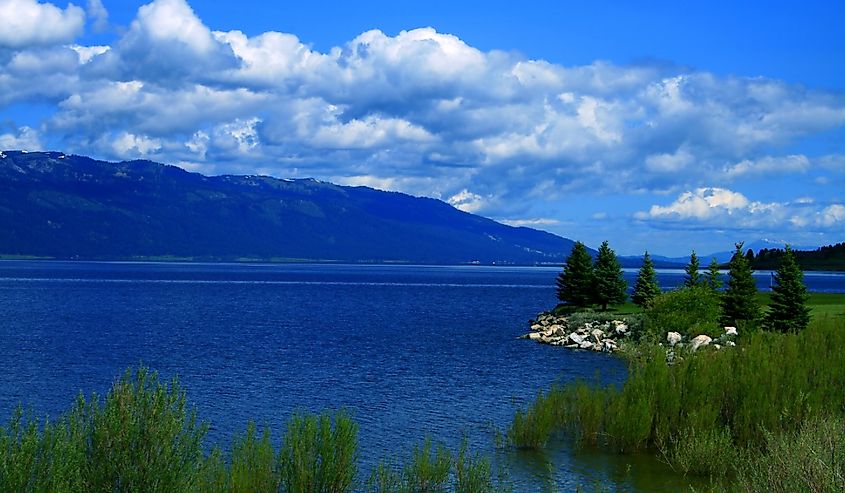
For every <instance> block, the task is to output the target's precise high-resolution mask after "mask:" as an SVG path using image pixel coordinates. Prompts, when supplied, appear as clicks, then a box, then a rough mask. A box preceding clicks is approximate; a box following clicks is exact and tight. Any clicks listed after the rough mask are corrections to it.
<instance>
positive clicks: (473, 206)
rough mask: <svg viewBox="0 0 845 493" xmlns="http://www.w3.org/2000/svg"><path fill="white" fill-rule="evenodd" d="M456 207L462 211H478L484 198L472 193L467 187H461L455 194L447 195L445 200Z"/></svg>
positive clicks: (482, 205)
mask: <svg viewBox="0 0 845 493" xmlns="http://www.w3.org/2000/svg"><path fill="white" fill-rule="evenodd" d="M447 202H448V203H449V204H451V205H452V206H453V207H455V208H456V209H460V210H462V211H464V212H473V213H474V212H478V211H479V210H481V209H482V208H483V207H484V205H485V204H484V198H482V197H481V195H478V194H476V193H472V192H470V191H469V190H467V189H463V190H461V191H460V192H458V193H456V194H455V195H453V196H451V197H449V200H447Z"/></svg>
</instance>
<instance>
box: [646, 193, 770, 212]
mask: <svg viewBox="0 0 845 493" xmlns="http://www.w3.org/2000/svg"><path fill="white" fill-rule="evenodd" d="M749 204H751V202H750V201H749V200H748V199H747V198H746V197H745V196H744V195H742V194H741V193H738V192H733V191H731V190H727V189H724V188H699V189H696V190H694V191H691V192H684V193H682V194H681V195H680V196H679V197H678V198H677V200H675V201H674V202H673V203H671V204H669V205H667V206H659V205H653V206H651V209H650V210H649V211H648V213H639V215H638V217H639V218H640V219H645V218H677V219H710V218H712V217H716V216H721V215H723V214H727V215H731V214H733V213H735V212H737V211H740V210H746V209H747V208H748V207H749ZM758 205H759V204H758ZM755 207H757V206H755Z"/></svg>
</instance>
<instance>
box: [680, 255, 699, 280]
mask: <svg viewBox="0 0 845 493" xmlns="http://www.w3.org/2000/svg"><path fill="white" fill-rule="evenodd" d="M698 267H699V265H698V256H697V255H696V254H695V250H693V251H692V254H691V255H690V256H689V264H687V267H686V269H685V270H686V273H687V275H686V277H684V286H686V287H688V288H691V287H693V286H698V285H699V284H700V283H701V275H700V274H699V273H698Z"/></svg>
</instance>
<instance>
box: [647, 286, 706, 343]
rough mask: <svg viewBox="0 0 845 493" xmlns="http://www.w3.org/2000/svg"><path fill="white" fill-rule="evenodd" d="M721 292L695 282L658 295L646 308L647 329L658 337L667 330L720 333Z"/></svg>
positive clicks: (660, 338) (661, 336)
mask: <svg viewBox="0 0 845 493" xmlns="http://www.w3.org/2000/svg"><path fill="white" fill-rule="evenodd" d="M719 316H720V308H719V295H718V293H716V292H714V291H712V290H711V289H708V288H707V287H705V286H692V287H685V288H681V289H676V290H674V291H669V292H666V293H663V294H661V295H658V296H657V297H655V298H654V299H653V300H652V304H651V306H650V307H649V308H648V309H647V310H646V311H645V322H644V325H645V326H644V329H645V332H646V333H648V334H649V335H650V336H651V337H652V338H653V339H655V340H663V339H665V337H666V333H667V332H680V333H681V335H683V336H686V337H695V336H697V335H699V334H709V335H713V336H718V335H720V333H721V332H720V329H719Z"/></svg>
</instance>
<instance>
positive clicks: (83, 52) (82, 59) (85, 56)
mask: <svg viewBox="0 0 845 493" xmlns="http://www.w3.org/2000/svg"><path fill="white" fill-rule="evenodd" d="M68 48H70V49H72V50H73V51H75V52H76V53H77V54H78V55H79V63H80V64H81V65H85V64H86V63H88V62H90V61H91V60H92V59H93V58H94V57H95V56H98V55H102V54H103V53H105V52H107V51H109V50H110V49H111V47H110V46H80V45H70V46H68Z"/></svg>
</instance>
